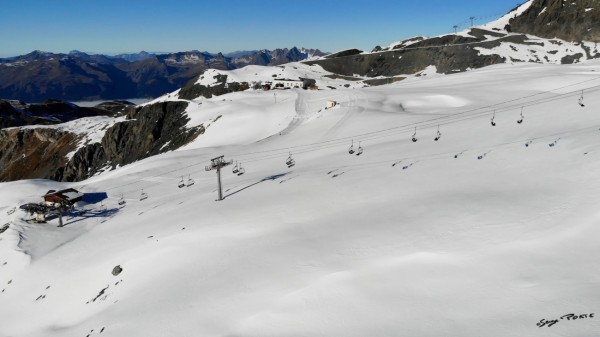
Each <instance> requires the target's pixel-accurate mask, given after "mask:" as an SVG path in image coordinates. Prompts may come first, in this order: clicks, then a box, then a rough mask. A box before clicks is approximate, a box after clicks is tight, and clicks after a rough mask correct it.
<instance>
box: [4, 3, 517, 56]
mask: <svg viewBox="0 0 600 337" xmlns="http://www.w3.org/2000/svg"><path fill="white" fill-rule="evenodd" d="M523 1H524V0H452V1H450V0H410V1H409V0H360V1H359V0H298V1H292V0H271V1H258V0H227V1H223V0H211V1H204V0H195V1H193V0H176V1H166V0H161V1H158V0H145V1H133V0H119V1H116V0H101V1H100V0H97V1H95V0H56V1H47V0H38V1H34V0H19V1H12V0H0V8H2V15H0V17H1V20H0V57H7V56H14V55H20V54H26V53H29V52H31V51H33V50H44V51H50V52H68V51H70V50H74V49H77V50H81V51H85V52H91V53H106V54H114V53H122V52H138V51H141V50H146V51H161V52H162V51H164V52H171V51H187V50H194V49H196V50H202V51H204V50H206V51H210V52H231V51H236V50H253V49H263V48H264V49H274V48H284V47H288V48H289V47H292V46H297V47H307V48H318V49H321V50H323V51H330V52H334V51H339V50H343V49H348V48H358V49H361V50H369V51H370V50H371V49H372V48H373V47H374V46H376V45H387V44H389V43H391V42H394V41H397V40H400V39H403V38H408V37H412V36H415V35H425V36H434V35H439V34H444V33H449V32H451V31H453V28H452V26H453V25H460V26H461V27H463V28H466V26H468V25H469V17H471V16H475V17H477V20H476V22H475V23H476V24H482V23H485V22H487V21H491V20H493V19H495V18H497V17H499V16H501V15H502V14H503V13H505V12H507V11H509V10H510V9H512V8H514V7H516V6H517V5H518V4H520V3H522V2H523Z"/></svg>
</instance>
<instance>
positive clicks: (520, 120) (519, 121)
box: [517, 108, 524, 124]
mask: <svg viewBox="0 0 600 337" xmlns="http://www.w3.org/2000/svg"><path fill="white" fill-rule="evenodd" d="M523 118H524V117H523V108H521V119H519V120H518V121H517V124H521V123H523Z"/></svg>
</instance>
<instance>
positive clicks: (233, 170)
mask: <svg viewBox="0 0 600 337" xmlns="http://www.w3.org/2000/svg"><path fill="white" fill-rule="evenodd" d="M238 171H239V168H238V163H237V161H236V162H235V166H234V167H233V169H232V170H231V172H232V173H233V174H237V173H238Z"/></svg>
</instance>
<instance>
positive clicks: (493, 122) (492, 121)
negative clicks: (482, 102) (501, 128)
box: [490, 110, 496, 126]
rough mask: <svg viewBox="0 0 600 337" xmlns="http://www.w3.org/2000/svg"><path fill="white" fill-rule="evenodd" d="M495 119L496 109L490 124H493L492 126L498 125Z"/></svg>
mask: <svg viewBox="0 0 600 337" xmlns="http://www.w3.org/2000/svg"><path fill="white" fill-rule="evenodd" d="M494 119H496V110H494V114H493V115H492V120H491V122H490V124H492V126H496V122H495V121H494Z"/></svg>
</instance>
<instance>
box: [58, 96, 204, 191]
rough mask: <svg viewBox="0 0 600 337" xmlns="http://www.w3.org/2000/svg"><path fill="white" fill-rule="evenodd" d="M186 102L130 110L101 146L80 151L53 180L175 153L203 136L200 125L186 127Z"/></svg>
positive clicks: (80, 177)
mask: <svg viewBox="0 0 600 337" xmlns="http://www.w3.org/2000/svg"><path fill="white" fill-rule="evenodd" d="M187 105H188V103H187V102H164V103H156V104H152V105H148V106H144V107H139V108H137V109H136V110H135V111H132V112H131V113H130V115H129V116H128V120H127V121H124V122H120V123H117V124H115V125H113V126H112V127H110V128H109V129H108V130H107V131H106V133H105V135H104V137H103V138H102V141H101V142H100V143H95V144H90V145H87V146H85V147H83V148H80V149H79V150H78V151H77V152H76V153H75V155H74V156H73V158H72V159H71V160H70V161H69V162H68V163H67V164H66V165H64V166H62V167H60V168H57V170H56V172H55V173H54V174H53V175H52V178H53V179H55V180H59V181H79V180H83V179H86V178H88V177H90V176H93V175H94V174H96V173H98V172H100V171H101V170H103V169H106V168H108V167H112V168H114V167H116V166H117V165H120V166H123V165H126V164H130V163H133V162H135V161H138V160H141V159H144V158H147V157H150V156H154V155H157V154H159V153H164V152H167V151H172V150H175V149H177V148H179V147H181V146H183V145H185V144H187V143H189V142H191V141H192V140H194V139H196V137H198V136H199V135H201V134H203V133H204V128H203V127H202V126H199V127H194V128H187V127H186V123H187V122H188V121H189V118H188V117H187V116H186V115H185V109H186V107H187Z"/></svg>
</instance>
